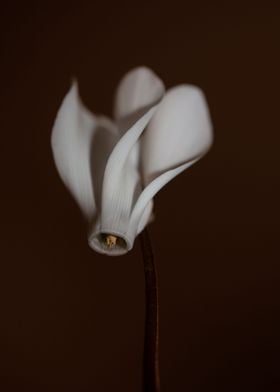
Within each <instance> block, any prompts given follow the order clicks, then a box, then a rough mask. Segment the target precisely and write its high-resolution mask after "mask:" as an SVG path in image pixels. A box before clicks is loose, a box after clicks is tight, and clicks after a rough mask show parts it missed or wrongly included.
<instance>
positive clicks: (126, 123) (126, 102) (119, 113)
mask: <svg viewBox="0 0 280 392" xmlns="http://www.w3.org/2000/svg"><path fill="white" fill-rule="evenodd" d="M164 91H165V87H164V84H163V82H162V81H161V80H160V79H159V78H158V77H157V75H156V74H155V73H154V72H153V71H151V70H150V69H149V68H147V67H137V68H134V69H132V70H131V71H130V72H128V73H127V74H126V75H125V76H124V78H123V79H122V80H121V81H120V83H119V86H118V88H117V91H116V96H115V106H114V117H115V119H116V121H117V123H118V125H119V127H120V128H121V130H123V129H128V128H130V127H131V125H132V124H133V123H135V122H136V120H137V119H138V118H140V117H141V116H142V115H143V114H144V113H145V112H146V111H147V110H148V109H149V108H150V107H151V106H154V105H155V104H156V103H158V102H159V101H160V100H161V98H162V97H163V94H164Z"/></svg>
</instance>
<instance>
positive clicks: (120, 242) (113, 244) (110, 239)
mask: <svg viewBox="0 0 280 392" xmlns="http://www.w3.org/2000/svg"><path fill="white" fill-rule="evenodd" d="M99 241H100V244H101V246H102V248H103V249H107V250H111V251H114V250H118V249H126V242H125V240H124V239H123V238H121V237H118V236H117V235H115V234H111V233H101V234H100V235H99Z"/></svg>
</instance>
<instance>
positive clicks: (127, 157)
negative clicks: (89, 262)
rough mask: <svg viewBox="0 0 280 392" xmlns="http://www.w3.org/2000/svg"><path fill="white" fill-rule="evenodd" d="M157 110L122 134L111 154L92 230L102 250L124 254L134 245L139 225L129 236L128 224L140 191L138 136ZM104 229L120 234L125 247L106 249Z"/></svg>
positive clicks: (94, 245) (91, 240) (91, 241)
mask: <svg viewBox="0 0 280 392" xmlns="http://www.w3.org/2000/svg"><path fill="white" fill-rule="evenodd" d="M155 111H156V106H154V107H153V108H151V109H149V110H148V112H147V113H146V114H145V115H144V116H142V117H141V118H140V119H139V120H138V121H137V122H136V123H135V124H134V125H133V126H132V128H131V129H129V130H128V131H127V132H126V133H125V134H124V135H123V137H122V138H121V139H120V140H119V142H118V143H117V145H116V146H115V148H114V150H113V152H112V154H111V155H110V157H109V160H108V163H107V166H106V169H105V174H104V181H103V189H102V209H101V220H100V222H99V224H98V225H97V226H95V227H93V228H92V230H91V232H90V233H89V244H90V246H91V247H92V248H94V249H95V250H97V251H98V252H100V253H106V254H108V255H117V254H122V253H126V252H127V251H128V250H129V249H131V248H132V246H133V242H134V237H135V235H136V232H137V227H136V228H135V230H134V234H133V236H130V234H129V233H128V224H129V221H130V213H131V210H132V207H133V205H134V203H135V199H137V198H138V196H139V194H140V192H141V186H140V175H139V159H138V156H139V143H138V140H139V137H140V136H141V134H142V133H143V131H144V129H145V127H146V126H147V123H148V122H149V121H150V119H151V117H152V116H153V114H154V113H155ZM137 225H138V223H137ZM104 233H107V234H114V235H116V236H118V237H121V238H122V239H123V240H124V242H125V247H123V248H114V249H106V247H104V246H103V245H104V244H103V243H102V241H101V239H102V237H101V238H100V236H102V234H104Z"/></svg>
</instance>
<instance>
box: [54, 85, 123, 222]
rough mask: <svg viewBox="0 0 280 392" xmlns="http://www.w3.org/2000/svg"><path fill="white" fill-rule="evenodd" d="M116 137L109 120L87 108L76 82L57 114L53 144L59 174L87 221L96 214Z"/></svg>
mask: <svg viewBox="0 0 280 392" xmlns="http://www.w3.org/2000/svg"><path fill="white" fill-rule="evenodd" d="M117 138H118V135H117V131H116V129H115V128H114V126H113V124H112V123H111V122H110V121H109V120H108V119H105V118H104V117H96V116H94V115H93V114H92V113H90V112H89V110H87V109H86V108H85V107H84V105H83V104H82V102H81V100H80V98H79V95H78V86H77V83H76V82H75V83H73V85H72V87H71V89H70V91H69V92H68V94H67V95H66V97H65V98H64V100H63V102H62V105H61V107H60V109H59V112H58V114H57V117H56V120H55V124H54V127H53V131H52V138H51V144H52V150H53V154H54V159H55V163H56V167H57V169H58V171H59V174H60V176H61V178H62V180H63V182H64V183H65V185H66V187H67V188H68V190H69V191H70V193H71V194H72V195H73V197H74V198H75V200H76V201H77V203H78V205H79V206H80V208H81V210H82V212H83V214H84V215H85V217H86V219H88V220H92V219H93V218H94V216H95V214H96V208H97V206H98V204H99V200H98V199H100V196H101V185H102V178H103V172H104V168H105V164H106V161H107V158H108V155H109V154H110V152H111V151H112V148H113V146H114V145H115V143H116V141H117Z"/></svg>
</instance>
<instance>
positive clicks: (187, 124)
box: [129, 85, 212, 235]
mask: <svg viewBox="0 0 280 392" xmlns="http://www.w3.org/2000/svg"><path fill="white" fill-rule="evenodd" d="M211 143H212V125H211V120H210V115H209V112H208V107H207V103H206V100H205V98H204V95H203V93H202V91H201V90H200V89H198V88H197V87H194V86H189V85H183V86H178V87H175V88H173V89H172V90H170V91H169V92H168V93H167V94H166V95H165V97H164V99H163V100H162V102H161V103H160V104H159V106H158V110H157V112H156V113H155V115H154V116H153V118H152V120H151V121H150V123H149V126H148V127H147V130H146V132H145V134H144V135H143V138H142V146H141V147H142V155H141V158H142V171H143V177H144V182H145V184H146V185H147V186H146V188H145V189H144V190H143V192H142V193H141V195H140V196H139V198H138V200H137V202H136V204H135V206H134V209H133V211H132V214H131V218H130V226H129V227H130V228H129V230H130V231H131V232H132V233H133V230H134V228H135V227H136V226H137V225H138V224H139V222H140V221H141V219H142V216H143V214H144V213H145V209H146V208H147V205H148V203H149V202H150V201H151V200H152V198H153V197H154V195H155V194H156V193H157V192H158V191H159V190H160V189H161V188H162V187H163V186H164V185H166V184H167V183H168V182H169V181H171V180H172V179H173V178H174V177H175V176H177V175H178V174H179V173H181V172H182V171H183V170H185V169H187V168H188V167H189V166H191V165H192V164H193V163H195V162H196V161H197V160H199V159H200V158H201V157H202V156H203V155H204V154H205V153H206V152H207V150H208V149H209V148H210V145H211ZM131 235H133V234H131Z"/></svg>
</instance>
